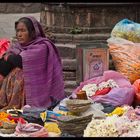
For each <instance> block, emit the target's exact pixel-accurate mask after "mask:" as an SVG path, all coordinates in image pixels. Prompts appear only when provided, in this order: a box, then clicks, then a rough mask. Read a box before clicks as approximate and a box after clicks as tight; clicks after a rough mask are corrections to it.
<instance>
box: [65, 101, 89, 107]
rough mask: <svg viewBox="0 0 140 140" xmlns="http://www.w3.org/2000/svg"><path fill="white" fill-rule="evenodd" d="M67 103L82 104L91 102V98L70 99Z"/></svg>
mask: <svg viewBox="0 0 140 140" xmlns="http://www.w3.org/2000/svg"><path fill="white" fill-rule="evenodd" d="M66 104H67V105H74V106H81V105H89V104H91V101H90V100H81V99H69V100H67V101H66Z"/></svg>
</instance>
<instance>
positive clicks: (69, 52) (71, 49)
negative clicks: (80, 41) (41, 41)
mask: <svg viewBox="0 0 140 140" xmlns="http://www.w3.org/2000/svg"><path fill="white" fill-rule="evenodd" d="M55 45H56V47H57V48H58V51H59V53H60V56H61V57H62V58H70V59H73V58H76V44H69V43H67V44H62V43H55Z"/></svg>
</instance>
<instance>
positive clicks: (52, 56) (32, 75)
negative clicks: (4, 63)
mask: <svg viewBox="0 0 140 140" xmlns="http://www.w3.org/2000/svg"><path fill="white" fill-rule="evenodd" d="M27 18H29V19H30V20H31V21H32V23H33V25H34V28H35V31H36V39H35V40H33V41H31V42H29V43H28V44H26V45H24V46H21V45H20V44H19V43H16V44H15V45H14V46H11V48H10V49H9V50H8V52H9V53H15V54H20V55H21V56H22V62H23V74H24V85H25V94H26V104H28V105H30V106H32V107H48V106H50V105H51V100H50V96H53V97H54V98H56V99H57V100H61V99H63V98H64V82H63V73H62V65H61V59H60V56H59V53H58V50H57V48H56V47H55V45H54V44H53V43H52V42H51V41H50V40H48V39H47V38H46V37H45V34H44V32H43V30H42V27H41V25H40V23H39V22H38V21H37V20H36V19H35V18H33V17H27Z"/></svg>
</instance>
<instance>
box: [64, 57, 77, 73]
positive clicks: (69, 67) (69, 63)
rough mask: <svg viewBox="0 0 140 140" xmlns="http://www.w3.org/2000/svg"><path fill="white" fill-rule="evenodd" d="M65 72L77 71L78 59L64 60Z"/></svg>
mask: <svg viewBox="0 0 140 140" xmlns="http://www.w3.org/2000/svg"><path fill="white" fill-rule="evenodd" d="M62 65H63V71H75V70H76V65H77V61H76V59H68V58H65V59H62Z"/></svg>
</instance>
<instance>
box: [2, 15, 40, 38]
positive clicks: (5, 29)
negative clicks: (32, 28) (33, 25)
mask: <svg viewBox="0 0 140 140" xmlns="http://www.w3.org/2000/svg"><path fill="white" fill-rule="evenodd" d="M27 15H31V16H34V17H35V18H36V19H37V20H38V21H40V13H31V14H30V13H28V14H27V13H26V14H23V13H22V14H0V38H12V37H13V36H15V30H14V23H15V21H16V20H18V19H19V18H21V17H23V16H27Z"/></svg>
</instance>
